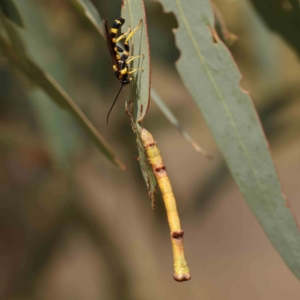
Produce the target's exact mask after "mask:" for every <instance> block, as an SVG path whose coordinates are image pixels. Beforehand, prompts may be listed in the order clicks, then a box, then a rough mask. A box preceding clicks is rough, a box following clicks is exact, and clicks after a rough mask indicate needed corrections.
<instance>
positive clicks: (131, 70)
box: [127, 68, 144, 80]
mask: <svg viewBox="0 0 300 300" xmlns="http://www.w3.org/2000/svg"><path fill="white" fill-rule="evenodd" d="M140 70H141V71H142V72H143V71H144V69H142V68H139V69H130V70H129V71H128V72H127V74H129V75H130V74H132V73H134V72H135V71H140ZM130 80H131V78H130Z"/></svg>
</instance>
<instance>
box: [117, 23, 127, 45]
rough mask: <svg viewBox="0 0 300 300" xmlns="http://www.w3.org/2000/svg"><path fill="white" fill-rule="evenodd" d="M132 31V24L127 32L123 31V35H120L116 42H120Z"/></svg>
mask: <svg viewBox="0 0 300 300" xmlns="http://www.w3.org/2000/svg"><path fill="white" fill-rule="evenodd" d="M129 32H130V26H129V27H128V29H127V31H126V32H125V33H123V34H122V35H120V36H119V37H118V38H117V39H116V43H117V42H120V41H121V40H123V39H125V38H126V35H127V34H128V33H129Z"/></svg>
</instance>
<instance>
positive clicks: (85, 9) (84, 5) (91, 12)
mask: <svg viewBox="0 0 300 300" xmlns="http://www.w3.org/2000/svg"><path fill="white" fill-rule="evenodd" d="M70 1H71V3H73V4H74V6H75V7H76V8H77V9H78V10H79V11H80V12H81V13H82V14H83V15H84V16H85V17H86V18H87V19H88V20H89V21H90V22H91V23H92V25H93V26H94V27H95V29H96V30H97V31H98V33H100V34H101V35H103V31H102V20H101V18H100V15H99V14H98V11H97V9H96V7H95V6H94V4H93V3H92V2H91V1H89V0H70Z"/></svg>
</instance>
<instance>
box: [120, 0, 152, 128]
mask: <svg viewBox="0 0 300 300" xmlns="http://www.w3.org/2000/svg"><path fill="white" fill-rule="evenodd" d="M121 15H122V17H123V18H124V19H125V24H124V25H123V27H122V30H123V31H124V32H125V31H126V30H127V28H128V26H130V27H131V30H133V29H134V28H135V27H136V26H137V25H138V24H139V22H140V21H141V20H142V24H141V26H140V27H139V29H138V30H137V31H136V33H135V34H134V35H133V37H132V39H130V41H131V42H130V43H129V45H130V55H132V56H138V55H142V54H143V55H144V57H141V58H138V59H135V60H133V62H132V63H131V65H130V68H134V69H135V68H142V69H143V71H137V72H135V73H134V74H132V77H133V78H134V79H133V81H132V83H131V84H130V85H129V89H130V90H129V96H128V100H129V101H133V103H134V112H133V119H134V122H135V123H136V122H141V121H142V120H143V118H144V117H145V115H146V113H147V110H148V107H149V104H150V84H151V81H150V79H151V78H150V76H151V71H150V50H149V48H150V47H149V40H148V30H147V20H146V14H145V7H144V2H143V1H141V0H124V1H123V4H122V9H121Z"/></svg>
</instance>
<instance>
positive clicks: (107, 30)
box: [103, 20, 118, 65]
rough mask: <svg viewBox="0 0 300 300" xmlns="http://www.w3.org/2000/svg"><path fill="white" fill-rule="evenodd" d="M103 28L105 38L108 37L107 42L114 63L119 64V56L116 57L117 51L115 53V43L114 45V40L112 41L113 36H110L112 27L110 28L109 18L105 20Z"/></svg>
mask: <svg viewBox="0 0 300 300" xmlns="http://www.w3.org/2000/svg"><path fill="white" fill-rule="evenodd" d="M103 28H104V35H105V39H106V44H107V47H108V50H109V53H110V56H111V59H112V61H113V64H115V65H118V62H117V58H116V53H115V50H114V45H113V42H112V41H111V37H110V28H109V25H108V21H107V20H103Z"/></svg>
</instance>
